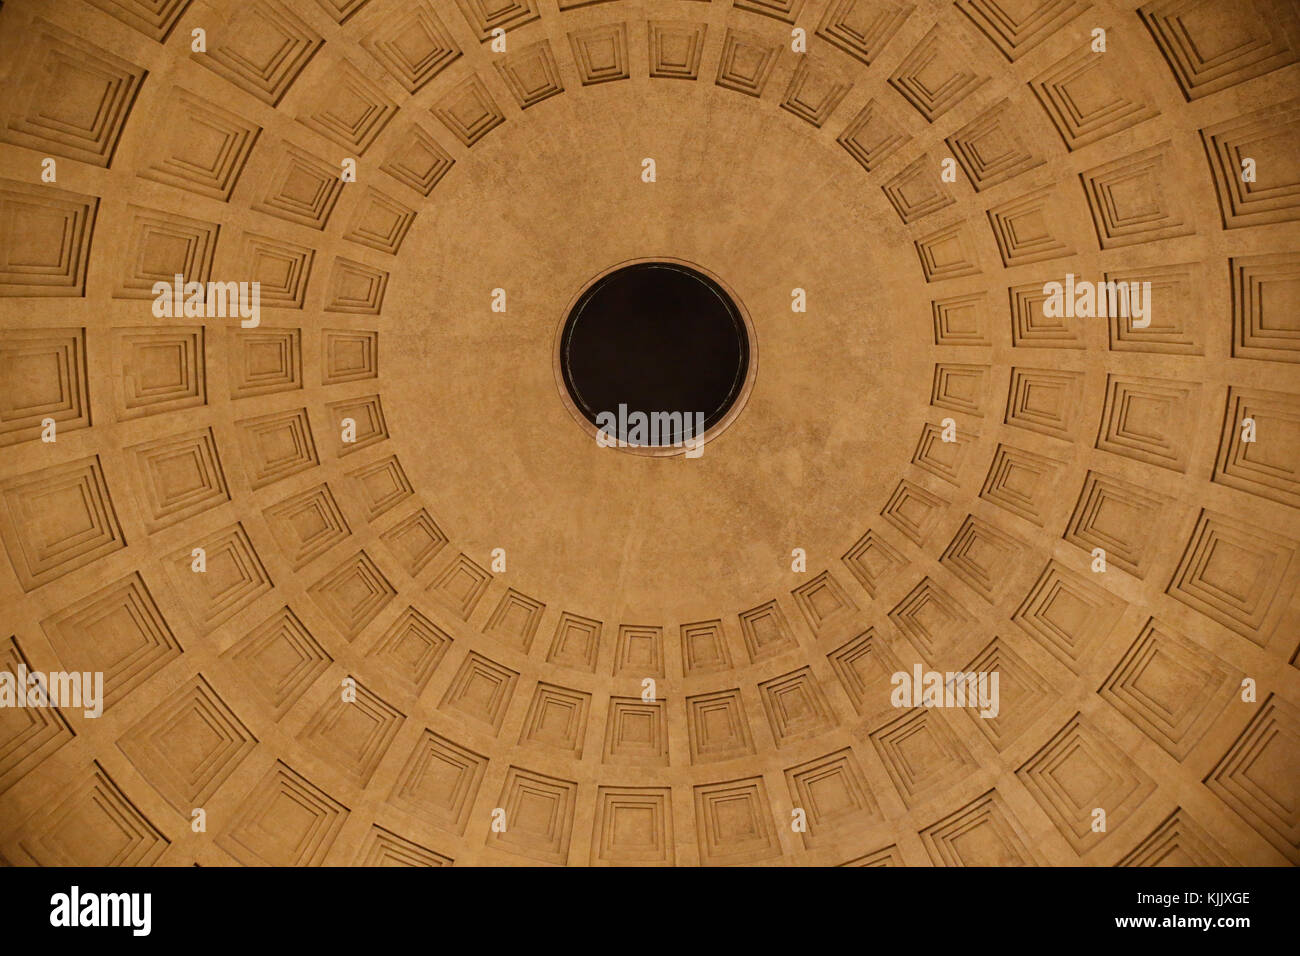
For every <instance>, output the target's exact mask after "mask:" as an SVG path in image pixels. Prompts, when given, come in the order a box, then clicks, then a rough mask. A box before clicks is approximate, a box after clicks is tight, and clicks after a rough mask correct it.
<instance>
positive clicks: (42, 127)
mask: <svg viewBox="0 0 1300 956" xmlns="http://www.w3.org/2000/svg"><path fill="white" fill-rule="evenodd" d="M23 47H24V56H25V57H26V60H25V66H24V67H23V70H22V73H21V74H20V75H19V76H17V77H16V78H15V79H14V80H13V82H14V83H15V102H14V104H13V107H14V108H13V110H12V112H10V114H9V122H8V124H7V127H6V128H5V130H4V132H3V139H4V140H5V141H6V142H9V143H13V144H15V145H17V146H26V147H28V148H31V149H35V150H38V151H40V152H41V153H44V154H47V155H48V154H53V155H55V156H66V157H68V158H70V159H75V160H78V161H80V162H83V163H88V164H90V165H92V166H108V165H110V164H111V163H112V161H113V154H114V152H115V151H116V149H117V144H118V140H119V139H120V138H121V136H122V131H123V129H124V128H125V127H126V120H127V117H128V116H129V115H130V113H131V107H132V105H133V104H134V102H135V98H136V96H137V95H138V94H139V92H140V87H141V86H142V85H143V84H144V81H145V77H146V76H147V71H146V70H145V69H144V68H143V67H139V66H136V65H135V64H133V63H130V62H128V61H127V60H124V59H122V58H121V57H118V56H114V55H113V54H111V53H108V52H107V51H105V50H102V49H100V48H99V47H97V46H95V45H94V44H92V43H88V42H87V41H85V40H83V39H81V38H80V37H76V36H73V35H72V34H71V33H68V32H67V31H66V30H62V29H60V28H58V27H56V26H54V25H53V24H52V23H49V22H47V21H45V20H41V19H37V20H36V21H35V22H34V23H33V29H32V30H31V31H30V32H29V34H28V39H27V42H26V43H24V44H23ZM17 90H25V91H27V94H26V96H25V97H22V96H21V94H17V92H16V91H17Z"/></svg>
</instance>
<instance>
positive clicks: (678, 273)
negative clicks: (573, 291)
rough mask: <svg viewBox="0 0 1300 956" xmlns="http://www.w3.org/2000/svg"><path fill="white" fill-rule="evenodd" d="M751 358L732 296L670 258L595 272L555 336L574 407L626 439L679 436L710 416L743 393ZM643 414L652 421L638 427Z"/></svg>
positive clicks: (692, 434) (691, 434)
mask: <svg viewBox="0 0 1300 956" xmlns="http://www.w3.org/2000/svg"><path fill="white" fill-rule="evenodd" d="M749 357H750V356H749V336H748V334H747V332H746V328H745V321H744V318H743V317H742V315H741V312H740V310H739V308H737V306H736V304H735V303H734V302H733V301H732V300H731V297H730V296H729V295H728V294H727V292H726V291H725V290H723V288H722V287H721V286H720V285H718V283H717V282H715V281H714V280H713V279H711V278H709V277H708V276H706V275H703V274H702V273H700V272H697V271H696V270H694V269H691V268H689V267H687V266H684V265H680V264H678V263H674V262H638V263H634V264H632V265H629V266H625V267H623V268H621V269H616V270H614V271H613V272H609V273H607V274H605V275H603V276H601V278H600V279H598V280H597V281H596V282H594V283H592V285H591V286H590V287H589V288H588V289H587V290H586V291H585V292H584V293H583V294H582V295H581V296H580V297H579V298H578V301H577V302H576V303H575V304H574V306H573V309H572V310H571V311H570V312H569V316H568V319H567V320H566V321H565V324H564V331H563V333H562V337H561V341H560V367H561V371H562V373H563V376H564V387H565V388H566V389H567V390H568V393H569V396H570V398H572V399H573V403H574V405H576V406H577V408H578V411H579V412H580V413H581V414H582V416H583V417H584V418H586V419H587V421H589V422H591V424H593V425H595V426H596V427H597V429H601V430H603V431H605V432H606V433H607V434H608V435H609V436H611V437H612V438H616V439H617V440H618V441H620V442H625V443H627V444H632V445H645V446H670V445H680V444H683V442H685V441H687V440H689V439H691V438H698V437H699V436H700V435H702V434H703V433H704V432H705V431H707V430H708V429H710V428H712V427H713V426H714V425H716V424H718V422H720V421H721V420H722V419H723V417H724V416H725V415H726V414H727V411H728V409H730V408H731V406H732V405H733V404H735V402H736V400H737V399H738V398H739V397H740V395H741V392H742V390H743V387H744V384H745V375H746V372H747V371H748V369H749ZM635 413H640V415H637V414H635ZM675 413H676V417H674V414H675ZM686 416H689V417H686ZM647 421H649V422H654V423H657V425H658V427H657V428H649V429H644V430H642V431H638V429H637V425H638V423H644V422H647Z"/></svg>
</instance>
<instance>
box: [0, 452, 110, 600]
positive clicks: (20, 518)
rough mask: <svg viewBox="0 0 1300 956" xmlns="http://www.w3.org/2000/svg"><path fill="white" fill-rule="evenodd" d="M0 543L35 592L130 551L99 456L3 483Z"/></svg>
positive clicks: (26, 588)
mask: <svg viewBox="0 0 1300 956" xmlns="http://www.w3.org/2000/svg"><path fill="white" fill-rule="evenodd" d="M0 505H2V506H3V510H2V511H0V541H3V542H4V546H5V550H6V551H7V552H8V554H9V561H10V563H11V564H12V565H13V569H14V573H15V574H16V575H17V577H18V583H19V584H20V585H21V586H22V589H23V590H24V591H34V590H35V589H36V588H38V587H40V586H41V585H43V584H48V583H49V582H51V581H55V580H57V579H59V578H61V577H63V576H64V575H66V574H69V573H71V572H73V571H75V570H77V569H78V568H81V567H85V566H86V565H87V564H90V563H91V562H93V561H97V560H99V559H100V558H102V557H105V556H106V555H109V554H112V553H113V552H115V551H120V550H121V549H123V548H125V547H126V537H125V536H124V535H123V533H122V527H121V525H120V524H119V523H118V519H117V513H116V511H115V510H114V508H113V501H112V498H111V497H110V496H109V492H108V484H107V482H106V481H105V479H104V471H103V466H102V465H101V463H100V460H99V456H98V455H92V456H91V457H89V458H82V459H79V460H76V461H71V462H68V463H67V464H63V465H51V466H50V467H48V468H42V469H40V470H38V471H34V472H29V473H27V474H25V475H18V476H16V477H14V478H10V479H8V480H7V481H5V482H3V483H0Z"/></svg>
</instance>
